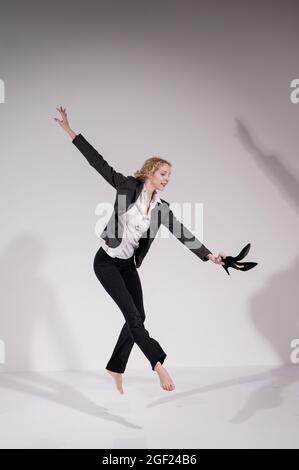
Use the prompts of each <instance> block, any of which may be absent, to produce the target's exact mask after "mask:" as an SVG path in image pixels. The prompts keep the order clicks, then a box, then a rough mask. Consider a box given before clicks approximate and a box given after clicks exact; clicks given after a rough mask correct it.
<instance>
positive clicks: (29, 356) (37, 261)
mask: <svg viewBox="0 0 299 470" xmlns="http://www.w3.org/2000/svg"><path fill="white" fill-rule="evenodd" d="M45 253H46V248H45V245H44V243H43V242H42V241H40V240H39V239H37V238H36V237H35V236H33V235H24V236H21V237H18V238H16V239H15V240H13V241H12V242H11V243H10V244H9V245H8V246H7V247H6V250H5V252H4V253H2V255H1V263H0V266H1V271H0V283H1V303H2V308H1V314H0V339H1V340H2V341H3V343H4V346H5V363H4V364H1V365H0V372H6V371H13V370H14V371H18V370H22V371H28V370H32V368H34V357H33V354H35V351H34V349H33V345H34V343H35V340H36V334H38V332H37V330H38V327H39V326H42V328H43V330H45V329H46V331H47V333H48V337H49V341H50V345H51V347H52V348H53V349H52V350H53V353H55V355H56V353H58V354H59V355H60V360H61V362H62V363H63V364H64V368H65V369H71V368H72V367H74V364H80V358H79V356H78V354H77V348H76V345H75V344H74V342H73V341H72V338H71V336H70V331H69V330H68V329H67V327H66V325H65V323H64V315H63V311H62V310H61V308H60V306H59V299H58V294H56V293H55V289H54V288H53V287H52V286H51V285H50V283H49V282H48V281H47V280H45V278H44V277H43V274H42V272H41V271H42V265H43V260H44V257H45ZM48 349H49V345H47V350H48ZM46 353H47V352H45V354H46Z"/></svg>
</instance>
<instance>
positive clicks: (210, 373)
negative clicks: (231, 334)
mask: <svg viewBox="0 0 299 470" xmlns="http://www.w3.org/2000/svg"><path fill="white" fill-rule="evenodd" d="M168 370H169V372H170V374H171V375H172V377H173V379H174V382H175V384H176V389H175V390H174V391H172V392H166V391H164V390H163V389H162V388H161V387H160V385H159V382H158V377H157V375H156V373H155V372H153V371H151V370H148V369H147V370H141V369H127V371H126V374H125V375H124V391H125V393H124V395H120V394H119V393H118V392H117V390H116V389H115V388H114V384H113V381H112V378H111V377H110V375H109V374H108V373H107V372H106V371H105V370H99V371H63V372H14V373H7V372H5V373H4V372H2V373H1V372H0V398H1V399H0V447H1V448H26V449H27V448H36V449H38V448H39V449H40V448H101V449H116V448H118V449H120V448H128V449H136V448H143V449H158V448H160V449H163V448H165V449H167V448H172V449H176V448H180V449H190V448H193V449H194V448H198V449H200V448H299V365H290V366H284V367H254V366H252V367H246V368H245V367H231V368H216V367H214V368H200V369H176V368H170V367H168Z"/></svg>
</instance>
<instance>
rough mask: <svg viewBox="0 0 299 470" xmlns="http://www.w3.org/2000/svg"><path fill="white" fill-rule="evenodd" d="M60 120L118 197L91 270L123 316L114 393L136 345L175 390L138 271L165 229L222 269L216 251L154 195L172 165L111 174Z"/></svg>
mask: <svg viewBox="0 0 299 470" xmlns="http://www.w3.org/2000/svg"><path fill="white" fill-rule="evenodd" d="M56 109H57V111H59V113H60V117H61V119H58V118H54V119H55V121H56V122H57V123H58V124H59V125H60V126H61V127H62V128H63V129H64V130H65V131H66V132H67V133H68V134H69V136H70V137H71V139H72V143H73V144H74V145H75V146H76V147H77V148H78V149H79V150H80V152H82V154H83V155H84V156H85V157H86V159H87V161H88V162H89V164H90V165H92V166H93V167H94V168H95V169H96V170H97V171H98V172H99V173H100V174H101V175H102V176H103V178H104V179H106V181H107V182H108V183H109V184H111V185H112V186H113V187H114V188H115V189H116V192H117V197H116V200H115V203H114V211H113V214H112V216H111V218H110V220H109V222H108V224H107V226H106V227H105V229H104V231H103V233H102V234H101V238H102V239H103V242H104V243H103V245H102V246H101V247H100V248H99V250H98V251H97V253H96V255H95V259H94V266H93V267H94V271H95V274H96V276H97V278H98V279H99V281H100V282H101V284H102V285H103V287H104V289H105V290H106V291H107V292H108V294H109V295H110V296H111V297H112V298H113V300H114V301H115V302H116V304H117V305H118V307H119V308H120V310H121V311H122V313H123V315H124V318H125V324H124V325H123V327H122V330H121V332H120V335H119V337H118V340H117V342H116V345H115V348H114V350H113V353H112V356H111V358H110V360H109V361H108V363H107V366H106V370H107V372H108V373H109V374H110V375H111V376H112V377H113V379H114V381H115V384H116V387H117V390H118V391H119V392H120V393H124V392H123V386H122V374H123V373H124V371H125V368H126V364H127V361H128V359H129V355H130V352H131V350H132V347H133V345H134V343H136V344H137V345H138V346H139V348H140V349H141V351H142V352H143V353H144V355H145V356H146V358H147V359H148V360H149V362H150V364H151V368H152V370H153V371H155V372H157V374H158V376H159V379H160V385H161V387H162V388H163V389H164V390H167V391H172V390H174V389H175V385H174V383H173V380H172V379H171V377H170V375H169V373H168V372H167V370H166V369H165V368H164V367H163V366H162V364H163V362H164V360H165V358H166V353H165V352H164V351H163V349H162V347H161V346H160V344H159V343H158V341H156V340H155V339H154V338H151V337H150V335H149V333H148V331H147V330H146V329H145V327H144V320H145V312H144V305H143V294H142V287H141V283H140V279H139V275H138V272H137V269H136V268H139V267H140V265H141V263H142V261H143V259H144V257H145V256H146V254H147V252H148V250H149V248H150V246H151V243H152V242H153V240H154V238H155V235H156V233H157V231H158V229H159V226H160V225H161V223H162V224H164V225H165V226H167V228H168V229H169V230H170V231H171V232H172V233H173V234H175V236H176V237H177V238H178V239H179V241H180V242H182V243H183V244H184V245H186V246H187V247H188V248H189V249H190V250H191V251H192V252H193V253H194V254H195V255H196V256H198V257H199V258H200V259H201V260H202V261H208V260H210V261H212V262H213V263H215V264H220V265H223V264H224V262H222V260H221V257H223V258H225V257H226V255H225V254H224V253H223V252H220V253H219V255H218V256H215V255H213V254H212V253H211V252H210V250H208V248H206V247H205V246H204V245H203V244H202V243H201V242H200V241H199V240H198V239H197V238H196V237H195V236H194V235H193V234H192V233H191V232H190V231H189V230H188V229H187V228H186V227H185V226H184V225H183V224H182V223H181V222H179V221H178V220H177V219H176V217H175V216H174V214H173V212H172V211H171V209H170V208H169V203H168V202H167V201H165V200H163V199H160V198H159V196H158V191H163V190H164V188H165V187H166V185H167V184H168V183H169V180H170V175H171V163H170V162H168V161H167V160H164V159H162V158H159V157H152V158H149V159H148V160H146V161H145V163H144V165H143V167H142V168H141V170H140V171H137V172H136V173H135V176H131V175H130V176H124V175H123V174H122V173H119V172H117V171H115V170H114V169H113V168H112V167H111V166H110V165H109V164H108V163H107V162H106V161H105V160H104V158H103V157H102V155H100V154H99V153H98V152H97V150H95V149H94V148H93V147H92V145H90V144H89V142H87V140H86V139H85V138H84V137H83V136H82V134H76V133H75V132H74V131H73V130H72V129H71V128H70V125H69V122H68V118H67V113H66V109H65V108H64V109H63V108H62V107H61V106H60V108H56Z"/></svg>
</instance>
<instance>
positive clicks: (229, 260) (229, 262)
mask: <svg viewBox="0 0 299 470" xmlns="http://www.w3.org/2000/svg"><path fill="white" fill-rule="evenodd" d="M250 246H251V245H250V243H248V245H246V246H244V248H243V249H242V250H241V251H240V253H239V254H238V255H237V256H227V257H226V258H223V256H221V260H222V261H224V264H223V265H222V266H223V268H224V269H225V271H226V272H227V274H228V275H230V273H229V272H228V268H234V269H238V270H239V271H249V269H252V268H254V267H255V266H256V265H257V264H258V263H253V262H243V263H240V260H241V259H243V258H245V256H246V255H247V254H248V252H249V250H250Z"/></svg>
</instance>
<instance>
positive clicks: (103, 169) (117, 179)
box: [54, 106, 127, 189]
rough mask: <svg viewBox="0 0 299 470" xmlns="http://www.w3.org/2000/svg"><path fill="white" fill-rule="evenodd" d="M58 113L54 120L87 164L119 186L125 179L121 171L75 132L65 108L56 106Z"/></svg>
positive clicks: (109, 181) (116, 186) (112, 184)
mask: <svg viewBox="0 0 299 470" xmlns="http://www.w3.org/2000/svg"><path fill="white" fill-rule="evenodd" d="M56 109H57V111H58V112H59V113H60V116H61V119H58V118H54V120H55V121H56V122H58V124H59V125H60V127H62V129H64V130H65V131H66V132H67V133H68V135H69V136H70V137H71V139H72V143H73V144H74V145H75V146H76V147H77V148H78V150H80V152H81V153H82V154H83V155H84V157H85V158H86V159H87V161H88V162H89V164H90V165H91V166H92V167H93V168H94V169H95V170H97V172H98V173H100V174H101V175H102V176H103V178H105V180H106V181H107V182H108V183H109V184H111V186H113V187H114V188H115V189H117V188H118V187H119V186H121V185H122V184H123V183H124V182H125V181H126V179H127V177H126V176H124V175H123V174H122V173H119V172H117V171H115V170H114V168H113V167H112V166H111V165H109V163H108V162H106V160H104V158H103V157H102V155H100V154H99V152H98V151H97V150H96V149H95V148H94V147H93V146H92V145H91V144H90V143H89V142H88V141H87V140H86V139H85V138H84V137H83V135H82V134H76V133H75V132H74V131H73V130H72V129H71V127H70V125H69V122H68V118H67V113H66V108H62V106H60V108H56Z"/></svg>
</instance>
